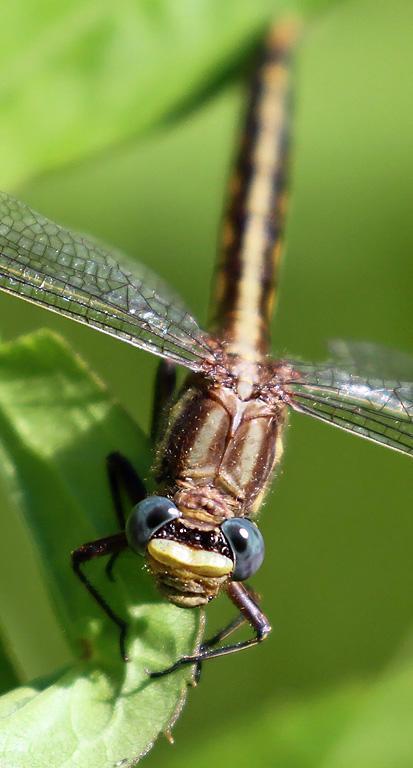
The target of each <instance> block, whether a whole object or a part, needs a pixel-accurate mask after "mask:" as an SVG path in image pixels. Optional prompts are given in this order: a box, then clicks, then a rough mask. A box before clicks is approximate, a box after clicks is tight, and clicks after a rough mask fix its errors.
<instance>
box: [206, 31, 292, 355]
mask: <svg viewBox="0 0 413 768" xmlns="http://www.w3.org/2000/svg"><path fill="white" fill-rule="evenodd" d="M296 37H297V28H296V25H295V24H293V23H288V24H287V23H285V24H284V25H280V26H277V27H275V29H274V30H273V32H272V34H271V35H270V37H269V39H268V42H267V45H266V47H265V50H264V54H263V58H262V62H261V65H260V67H259V68H258V71H257V74H256V77H255V78H254V81H253V84H252V89H251V97H250V102H249V105H248V109H247V115H246V123H245V132H244V135H243V137H242V143H241V147H240V151H239V155H238V159H237V162H236V166H235V172H234V175H233V177H232V180H231V184H230V198H229V203H228V207H227V211H226V215H225V218H224V226H223V237H222V247H221V254H220V258H219V262H218V269H217V274H216V287H215V293H214V295H213V296H212V315H213V321H212V329H213V330H214V332H215V333H217V334H218V335H219V336H220V337H222V338H223V339H225V342H226V350H227V351H228V352H233V353H236V354H239V355H241V356H242V357H243V358H244V359H245V358H248V359H250V360H251V359H258V358H259V357H260V356H261V355H262V354H263V353H265V352H266V350H267V347H268V341H269V338H268V337H269V332H268V327H269V321H270V316H271V312H272V307H273V304H274V295H275V284H276V280H277V273H278V263H279V258H280V248H281V235H282V228H283V223H284V213H285V202H286V201H285V188H286V170H287V150H288V143H289V142H288V128H289V120H288V112H289V101H290V87H291V61H290V60H291V55H292V50H293V47H294V43H295V40H296Z"/></svg>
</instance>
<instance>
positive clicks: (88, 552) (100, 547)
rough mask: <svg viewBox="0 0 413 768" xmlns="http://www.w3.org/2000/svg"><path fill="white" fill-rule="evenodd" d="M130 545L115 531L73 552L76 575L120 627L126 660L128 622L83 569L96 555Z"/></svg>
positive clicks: (116, 552) (120, 637) (124, 658)
mask: <svg viewBox="0 0 413 768" xmlns="http://www.w3.org/2000/svg"><path fill="white" fill-rule="evenodd" d="M127 546H128V543H127V540H126V536H125V534H124V533H123V532H122V533H115V534H114V535H113V536H106V537H105V538H103V539H96V541H89V542H87V543H86V544H82V546H81V547H78V548H77V549H75V550H74V551H73V552H72V554H71V557H72V566H73V570H74V572H75V573H76V575H77V576H78V577H79V579H80V581H81V582H82V584H84V586H85V587H86V589H87V590H88V592H89V593H90V594H91V595H92V597H93V598H94V600H96V602H97V604H98V605H99V606H100V607H101V608H102V610H103V611H104V612H105V613H106V615H107V616H108V617H109V619H110V620H111V621H113V623H114V624H116V626H117V627H118V628H119V633H120V634H119V646H120V653H121V656H122V658H123V660H124V661H128V656H127V654H126V649H125V639H126V632H127V629H128V624H127V622H126V621H124V619H122V618H121V617H120V616H118V615H117V613H115V611H113V610H112V608H111V607H110V605H109V604H108V603H107V602H106V600H105V598H104V597H102V595H101V594H100V592H99V591H98V590H97V589H96V587H94V586H93V584H92V583H91V582H90V581H89V579H88V577H87V576H86V574H85V573H84V572H83V570H82V565H83V564H84V563H87V562H89V560H92V559H93V558H95V557H104V556H105V555H112V557H113V555H116V554H119V552H122V550H123V549H125V548H126V547H127Z"/></svg>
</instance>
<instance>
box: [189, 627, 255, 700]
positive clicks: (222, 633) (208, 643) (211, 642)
mask: <svg viewBox="0 0 413 768" xmlns="http://www.w3.org/2000/svg"><path fill="white" fill-rule="evenodd" d="M245 621H246V619H245V618H244V616H243V615H242V613H239V614H238V616H236V617H235V619H233V620H232V621H230V623H229V624H227V625H226V626H225V627H222V628H221V629H220V630H218V632H217V633H216V634H215V635H213V637H210V638H208V640H205V642H204V643H202V644H201V645H200V646H199V653H205V651H208V650H209V649H210V648H214V646H215V645H218V644H219V643H220V642H221V641H222V640H225V638H226V637H229V636H230V635H232V633H233V632H236V630H237V629H238V628H239V627H241V626H242V625H243V624H245ZM201 671H202V661H198V662H197V664H196V668H195V672H194V685H198V683H199V681H200V679H201Z"/></svg>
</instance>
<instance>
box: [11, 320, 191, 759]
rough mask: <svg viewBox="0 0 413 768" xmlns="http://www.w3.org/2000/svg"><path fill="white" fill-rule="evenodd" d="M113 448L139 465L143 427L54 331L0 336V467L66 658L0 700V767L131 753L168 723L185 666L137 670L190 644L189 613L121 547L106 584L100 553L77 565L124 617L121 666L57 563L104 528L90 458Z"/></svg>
mask: <svg viewBox="0 0 413 768" xmlns="http://www.w3.org/2000/svg"><path fill="white" fill-rule="evenodd" d="M113 450H120V451H121V452H122V453H124V454H125V455H126V456H128V457H129V458H130V459H131V460H133V461H134V464H135V466H137V468H138V469H139V471H140V472H141V473H142V475H143V476H146V475H147V473H148V466H149V460H150V454H149V449H148V445H147V441H146V439H145V438H144V437H143V435H142V434H141V433H140V432H139V430H138V429H137V428H136V426H135V425H134V424H133V422H132V421H131V419H130V418H129V417H128V416H127V414H126V413H125V412H124V411H123V410H122V408H121V407H120V406H119V405H118V404H116V403H114V401H113V400H112V399H111V398H110V396H109V394H108V392H107V391H106V390H105V388H104V387H103V386H102V384H101V383H100V382H99V381H98V380H97V379H96V378H95V377H93V376H92V375H91V374H90V372H89V371H88V370H87V368H86V367H85V365H84V364H83V363H82V361H81V360H80V359H79V358H77V357H76V356H74V355H73V354H72V353H71V352H70V350H69V349H68V348H67V347H66V345H65V344H64V343H63V342H62V341H61V340H60V339H59V338H57V337H55V336H53V335H51V334H49V333H45V332H40V333H37V334H33V335H32V336H28V337H25V338H23V339H20V340H18V341H17V342H15V343H13V344H6V345H3V346H2V347H1V348H0V457H1V461H0V472H1V476H3V479H4V481H5V484H6V487H7V488H8V491H9V494H10V495H11V497H12V500H13V502H14V506H15V509H16V510H18V513H19V515H20V517H21V519H20V523H21V524H22V527H24V528H25V530H26V532H27V529H29V531H30V535H31V539H32V542H33V548H34V552H35V555H36V558H37V562H38V566H39V569H40V572H41V574H42V577H43V581H44V584H46V586H47V590H48V592H49V593H50V595H51V600H52V605H53V607H54V609H55V611H56V614H57V616H58V618H59V625H60V631H61V630H63V632H64V635H65V639H66V641H67V643H68V645H69V648H70V649H71V657H72V659H73V658H75V663H73V661H72V662H71V663H70V664H69V665H67V666H66V668H65V669H64V670H63V671H60V672H58V673H54V674H53V678H52V679H50V676H49V678H48V679H46V680H43V681H40V682H38V683H32V684H31V685H28V686H24V687H23V688H19V689H16V690H15V691H13V692H12V693H10V694H6V695H5V696H3V697H2V699H1V700H0V712H1V725H0V764H2V765H3V764H4V765H7V766H8V768H11V767H12V766H16V768H17V766H19V768H25V766H30V768H33V767H34V766H36V768H37V766H48V767H50V768H57V767H58V766H61V765H63V764H64V765H65V768H66V767H68V766H73V767H74V766H76V768H77V767H78V766H83V765H84V766H86V765H87V766H99V768H102V767H104V766H106V765H107V766H113V765H114V764H115V763H116V762H117V761H125V762H124V763H122V765H123V764H124V765H132V764H133V763H134V761H136V760H137V758H138V757H139V755H141V754H142V753H144V752H145V751H147V749H149V748H150V746H151V744H152V743H153V741H154V739H155V738H156V736H157V735H158V734H159V732H160V731H162V730H167V729H168V728H169V724H170V723H171V722H173V721H174V720H175V718H176V716H177V714H178V713H179V711H180V709H181V707H182V705H183V702H184V699H185V692H186V688H187V682H188V680H189V679H190V674H191V673H190V671H188V670H186V671H185V670H183V671H182V672H180V673H178V674H176V675H172V676H170V677H167V678H165V679H160V680H157V681H150V679H149V678H148V675H147V672H146V670H147V669H160V668H163V667H164V666H167V665H169V664H170V663H171V662H173V661H174V660H176V658H177V657H179V656H180V655H182V654H185V653H190V652H191V651H192V650H193V648H194V646H195V644H196V642H197V639H198V618H197V612H195V611H194V612H192V611H185V610H182V609H179V608H176V607H174V606H172V605H169V604H167V603H165V602H164V601H162V600H161V599H160V597H158V595H157V593H156V592H155V590H154V587H153V584H152V580H151V578H150V576H149V574H146V573H145V572H144V570H143V566H142V561H141V560H140V559H139V558H137V556H136V555H133V554H132V553H125V554H123V555H121V557H120V559H119V562H118V564H117V565H116V571H115V573H116V582H115V584H114V585H112V584H110V583H109V582H108V580H107V578H106V577H105V575H104V572H103V565H104V564H103V563H102V562H99V561H96V562H93V563H90V564H89V571H88V572H89V575H90V578H91V579H92V580H93V582H94V584H95V585H96V586H97V587H98V589H100V591H101V592H102V593H103V594H104V595H105V597H106V599H107V600H108V602H110V604H111V605H112V606H113V608H114V609H115V610H117V611H118V612H119V613H120V614H121V615H125V617H127V616H128V615H129V620H130V630H129V635H128V652H129V655H130V657H131V662H130V663H129V664H125V663H124V662H123V661H122V660H121V659H120V656H119V648H118V637H117V632H116V629H115V628H114V627H113V626H112V625H111V623H110V622H109V621H108V620H107V619H106V617H105V616H104V614H102V611H100V610H99V607H98V606H97V605H95V603H94V601H93V600H92V599H91V598H90V596H89V595H88V594H87V592H86V591H85V590H84V588H83V587H82V585H81V584H80V583H79V581H78V580H77V579H76V578H75V576H74V574H73V572H72V570H71V567H70V560H69V553H70V551H71V549H73V548H75V547H76V546H79V545H80V544H81V543H83V542H84V541H86V540H91V539H94V538H97V537H99V536H103V535H105V534H110V533H113V532H114V531H115V530H116V528H117V524H116V520H115V519H114V514H113V510H112V509H111V500H110V498H109V493H108V488H107V481H106V478H105V461H104V460H105V456H106V455H107V454H108V453H109V452H111V451H113ZM23 523H24V525H23ZM9 549H10V548H9ZM18 549H19V542H17V545H15V548H14V549H13V550H11V551H9V552H4V553H2V558H1V559H2V561H4V560H6V561H7V559H8V563H7V568H9V569H13V560H14V558H15V555H16V553H18ZM15 575H16V581H14V580H13V578H10V574H9V582H8V587H9V588H8V590H5V593H7V594H5V595H1V596H0V608H1V611H0V614H1V621H2V625H3V626H2V627H1V629H2V631H3V632H4V633H5V635H6V637H8V643H7V646H8V647H9V648H11V649H12V658H13V660H15V661H16V665H17V667H19V665H20V668H23V669H24V668H25V667H27V660H26V663H25V656H27V654H28V653H30V651H32V649H31V645H32V642H33V640H32V638H33V626H32V623H31V621H32V619H31V617H30V610H29V611H28V613H29V625H28V624H27V618H28V617H27V615H26V614H27V611H26V605H27V600H26V598H27V588H28V585H27V583H26V581H25V582H24V583H21V582H20V583H19V582H18V574H15ZM10 592H11V595H12V597H10ZM3 601H4V605H3ZM19 609H20V614H21V615H20V627H19V626H18V623H17V625H16V613H19ZM13 611H14V613H13ZM9 613H13V616H12V617H11V618H12V620H13V621H14V624H13V629H14V634H13V636H10V634H9V631H10V630H9V627H8V619H9ZM19 630H20V631H19ZM43 632H44V628H43ZM16 635H17V637H16ZM34 635H35V633H34ZM20 636H21V637H20ZM19 637H20V639H19ZM34 642H35V643H36V640H35V641H34ZM37 642H39V644H40V642H41V640H38V641H37ZM49 672H50V669H49Z"/></svg>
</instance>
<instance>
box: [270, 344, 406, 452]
mask: <svg viewBox="0 0 413 768" xmlns="http://www.w3.org/2000/svg"><path fill="white" fill-rule="evenodd" d="M342 343H343V344H344V342H342ZM346 344H348V343H347V342H346ZM350 346H351V347H352V346H353V345H350ZM350 346H347V348H346V355H345V360H346V363H347V364H348V365H349V369H347V370H345V369H343V368H340V367H338V365H337V362H336V361H328V362H326V363H320V364H318V365H317V364H312V363H301V362H294V361H289V362H288V367H289V368H290V374H287V375H286V376H284V377H283V381H282V386H283V388H285V394H286V398H287V400H288V402H289V404H290V405H291V407H292V408H293V409H294V410H296V411H300V412H301V413H306V414H308V415H309V416H313V417H314V418H316V419H321V420H322V421H327V422H329V423H330V424H333V425H334V426H336V427H340V428H341V429H345V430H347V431H348V432H353V433H354V434H356V435H360V436H361V437H365V438H367V439H368V440H373V441H374V442H376V443H380V444H382V445H386V446H388V447H389V448H393V449H394V450H396V451H401V452H402V453H406V454H408V455H410V456H413V383H412V381H403V379H402V378H398V377H397V376H396V372H395V366H396V365H397V361H399V362H402V363H403V371H405V370H409V369H410V368H409V367H410V365H411V364H412V365H413V362H412V361H411V358H410V356H409V355H405V354H404V353H398V352H392V351H390V350H388V351H389V352H391V355H390V358H389V359H390V360H391V361H392V364H393V365H392V366H390V367H391V371H390V375H389V378H383V373H384V376H386V372H382V373H381V375H380V376H379V375H378V374H377V372H376V362H377V361H379V363H384V362H385V358H386V355H385V352H386V350H385V349H384V348H382V347H375V346H374V345H363V344H361V345H359V344H356V345H355V346H354V348H353V350H352V352H351V354H350ZM363 346H364V347H365V348H364V352H367V348H368V352H369V354H368V355H367V357H366V358H364V357H363V354H362V352H363V350H362V347H363ZM342 349H343V350H344V347H343V348H342ZM373 351H374V354H373ZM379 352H380V355H378V353H379ZM343 359H344V355H341V357H340V361H342V360H343ZM363 370H364V371H366V373H363V372H362V371H363ZM412 370H413V369H412Z"/></svg>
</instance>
